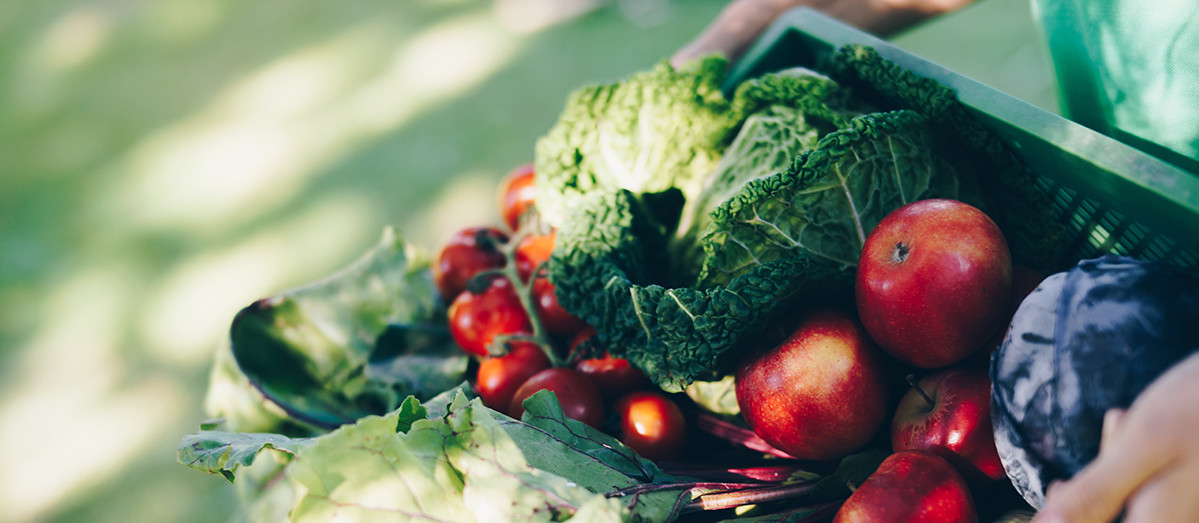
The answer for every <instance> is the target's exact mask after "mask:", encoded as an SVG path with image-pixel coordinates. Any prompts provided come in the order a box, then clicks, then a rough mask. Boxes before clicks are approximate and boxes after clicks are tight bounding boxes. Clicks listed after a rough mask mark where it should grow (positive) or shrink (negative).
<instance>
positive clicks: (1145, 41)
mask: <svg viewBox="0 0 1199 523" xmlns="http://www.w3.org/2000/svg"><path fill="white" fill-rule="evenodd" d="M1033 7H1034V10H1035V13H1036V16H1037V18H1038V20H1039V22H1040V24H1041V25H1042V29H1043V31H1044V34H1045V36H1046V41H1047V43H1048V46H1049V53H1050V56H1051V58H1052V60H1053V65H1054V68H1055V69H1056V76H1057V80H1058V85H1059V90H1058V93H1059V97H1060V101H1061V107H1062V112H1063V114H1064V115H1065V116H1066V117H1068V118H1070V119H1072V120H1074V121H1076V122H1078V123H1081V124H1083V125H1086V126H1087V127H1090V128H1092V129H1095V130H1097V131H1100V132H1102V133H1105V134H1108V135H1110V136H1112V137H1114V138H1116V139H1119V140H1121V141H1124V142H1126V143H1129V144H1130V145H1133V146H1135V147H1138V148H1141V149H1143V150H1145V151H1146V152H1149V153H1151V154H1154V155H1156V156H1158V157H1160V158H1162V159H1163V160H1166V161H1169V162H1172V163H1175V164H1177V165H1178V166H1180V167H1183V168H1186V169H1189V170H1191V171H1194V172H1199V0H1151V1H1150V0H1034V1H1033Z"/></svg>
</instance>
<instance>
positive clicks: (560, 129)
mask: <svg viewBox="0 0 1199 523" xmlns="http://www.w3.org/2000/svg"><path fill="white" fill-rule="evenodd" d="M726 66H727V62H726V60H724V59H723V58H720V57H715V56H713V57H708V58H704V59H701V60H697V61H694V62H691V63H689V64H687V65H685V66H683V67H682V68H680V69H678V70H676V69H674V68H673V67H671V66H670V65H669V64H667V63H665V62H663V63H661V64H658V65H657V66H656V67H654V68H653V69H651V70H649V71H645V72H641V73H637V74H634V75H632V76H630V77H629V78H628V79H627V80H625V81H623V82H619V83H615V84H609V85H601V86H592V87H585V88H582V89H579V90H576V91H575V92H573V93H572V94H571V95H570V97H569V99H568V100H567V103H566V107H565V109H564V110H563V111H562V114H561V116H559V119H558V122H557V123H556V124H555V125H554V127H553V128H552V129H550V131H549V132H548V133H546V135H545V136H543V137H542V138H541V139H540V140H538V142H537V145H536V172H537V177H536V183H537V194H538V198H537V209H538V211H539V213H540V214H541V217H542V219H543V220H545V221H546V222H547V223H549V224H550V225H552V226H560V225H562V223H563V221H564V220H565V217H566V214H567V209H568V208H569V207H571V206H572V205H573V204H572V202H573V201H574V200H575V199H576V198H578V197H579V196H580V195H582V194H584V193H586V192H589V191H596V190H599V191H612V190H616V189H626V190H629V191H630V192H632V193H633V194H635V195H637V196H638V197H639V198H642V197H650V198H653V197H654V196H657V197H658V198H657V199H656V200H655V205H654V207H669V206H671V205H675V204H674V203H665V202H678V201H682V202H691V203H690V204H689V205H691V206H692V208H693V209H692V210H689V211H687V213H686V214H688V215H690V216H693V217H695V218H698V219H699V220H701V221H702V220H703V216H704V215H705V214H706V213H707V211H709V210H711V209H710V208H709V207H713V206H715V205H716V204H719V203H720V201H722V200H721V198H722V197H723V196H725V195H726V193H728V192H729V191H730V189H729V187H730V186H732V187H733V189H732V190H735V188H736V186H737V185H739V184H740V183H743V182H744V180H745V179H747V178H749V177H752V176H754V175H756V174H758V173H755V172H753V171H752V170H747V169H743V168H738V167H737V166H732V165H730V164H728V163H727V162H726V163H724V164H721V159H722V158H723V157H724V154H725V149H726V148H728V147H729V146H730V143H731V142H733V141H734V137H735V136H739V135H743V136H745V138H743V141H744V142H746V143H745V144H744V145H742V146H741V147H740V148H739V149H738V151H737V154H738V155H752V157H751V158H747V159H746V160H745V161H743V162H740V163H741V164H742V165H748V164H749V163H752V162H756V161H758V160H762V159H766V158H768V157H770V156H779V155H781V156H787V155H788V154H789V152H788V151H790V150H791V149H793V148H795V147H797V145H796V144H794V143H792V138H793V137H795V138H798V139H800V140H801V141H802V143H801V144H799V146H802V144H803V143H809V144H811V143H815V140H814V137H818V136H819V135H820V134H822V133H824V132H828V131H831V130H833V129H836V128H838V127H840V126H841V125H843V124H844V121H845V120H846V119H847V116H846V114H845V113H846V112H847V111H848V110H847V109H845V107H846V106H848V105H849V103H850V98H849V96H848V94H847V93H845V92H843V91H842V90H840V89H839V88H838V86H837V84H836V82H833V81H832V80H831V79H829V78H828V77H826V76H823V75H819V74H816V73H813V72H811V71H808V70H804V69H799V68H796V69H793V70H787V71H781V72H778V73H772V74H768V75H765V76H763V77H761V78H757V79H753V80H750V81H748V82H745V83H743V84H741V85H740V86H738V88H737V90H736V92H735V93H734V95H733V96H732V98H731V99H729V98H726V97H725V96H724V94H723V92H722V91H721V84H722V82H723V79H724V74H725V69H726ZM775 108H786V110H783V111H782V113H778V114H774V115H766V116H764V117H763V118H762V119H760V120H766V122H765V123H763V122H762V121H759V122H757V123H755V124H754V127H755V129H754V130H752V131H751V132H749V133H745V132H740V134H739V131H740V130H741V128H742V127H743V125H745V124H747V119H748V118H750V117H752V116H754V115H755V114H758V113H765V112H770V111H771V110H773V109H775ZM780 118H781V119H784V120H786V122H785V123H784V124H781V125H773V126H772V125H771V124H770V123H769V120H771V119H780ZM784 128H785V129H784ZM809 131H810V132H809ZM809 134H811V135H812V136H807V135H809ZM779 140H782V141H781V142H780V141H779ZM757 146H764V147H768V148H770V149H774V148H776V147H781V148H784V150H783V151H780V152H777V153H776V152H771V151H755V150H754V149H755V148H756V147H757ZM785 160H786V161H790V158H786V159H785ZM776 163H777V162H776ZM780 165H785V163H783V164H780ZM673 193H677V194H678V196H679V197H680V198H671V197H670V196H669V195H670V194H673ZM702 193H708V194H710V196H706V197H703V198H701V197H700V195H701V194H702ZM701 200H702V201H708V202H709V203H708V204H707V205H698V206H697V205H696V203H697V202H700V201H701ZM676 207H677V206H676ZM678 213H679V209H678V208H670V209H668V210H665V211H661V210H659V209H655V215H656V216H658V217H659V218H665V219H662V220H661V221H662V226H663V227H665V228H666V229H668V230H669V229H672V228H673V227H674V225H675V222H677V221H678V219H679V216H678ZM700 230H702V228H701V229H700ZM691 236H692V237H694V234H692V235H691Z"/></svg>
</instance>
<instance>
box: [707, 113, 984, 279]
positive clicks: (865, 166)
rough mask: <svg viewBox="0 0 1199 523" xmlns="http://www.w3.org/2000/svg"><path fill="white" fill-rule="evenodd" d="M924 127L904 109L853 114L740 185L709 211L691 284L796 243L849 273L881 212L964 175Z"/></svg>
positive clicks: (786, 252)
mask: <svg viewBox="0 0 1199 523" xmlns="http://www.w3.org/2000/svg"><path fill="white" fill-rule="evenodd" d="M929 135H930V133H929V130H928V127H927V125H926V124H925V118H924V117H922V116H921V115H919V114H918V113H915V112H912V111H897V112H888V113H873V114H869V115H865V116H861V117H858V118H856V119H854V120H853V121H852V122H850V124H849V126H848V127H846V128H844V129H841V130H839V131H837V132H835V133H832V134H830V135H828V136H826V137H825V138H824V139H822V140H821V141H820V143H819V144H818V146H817V148H816V149H815V150H814V151H812V152H810V153H808V154H804V155H802V156H800V157H799V158H797V159H796V161H795V163H794V165H792V166H791V168H790V169H788V170H787V171H785V172H782V173H779V174H778V175H777V176H773V177H768V178H763V179H759V180H755V181H753V182H751V183H749V184H747V185H746V186H745V187H744V189H743V190H742V191H741V192H740V193H738V194H737V195H735V196H734V197H733V198H731V199H729V200H728V201H726V202H724V203H723V204H722V205H721V206H720V207H719V208H718V209H716V211H715V212H714V213H713V219H712V225H711V226H710V227H709V228H708V229H707V230H706V231H705V233H704V236H703V238H702V241H703V246H704V253H705V254H706V255H707V256H706V257H705V259H704V264H703V269H702V271H701V273H700V282H699V286H700V287H710V286H713V285H726V284H728V283H729V282H730V281H732V280H733V279H734V278H736V277H737V276H740V275H742V274H745V273H747V272H748V271H749V270H751V269H753V268H755V267H759V266H761V265H764V264H767V263H770V262H772V261H775V260H780V259H785V258H788V257H793V256H795V255H797V254H798V253H801V252H805V253H808V254H809V255H810V256H812V257H813V258H815V259H817V260H819V261H820V262H821V263H823V264H826V265H829V266H830V267H831V268H834V269H836V270H838V271H841V272H843V273H845V274H846V275H848V274H849V273H850V272H852V271H853V269H854V268H856V267H857V261H858V255H859V253H860V252H861V250H862V245H863V244H864V243H865V242H866V235H867V234H868V233H869V231H871V230H872V229H874V226H875V225H877V224H878V222H879V221H881V220H882V219H883V217H885V216H886V215H887V213H889V212H891V211H892V210H894V209H897V208H899V207H900V206H902V205H904V204H907V203H910V202H913V201H916V200H921V199H925V198H931V197H945V198H954V197H959V191H958V184H959V180H966V181H967V182H968V181H969V174H968V173H959V172H958V170H957V169H956V168H955V167H954V166H953V165H951V164H949V163H948V162H946V161H945V160H944V159H943V158H942V157H941V156H940V155H938V154H937V153H936V152H935V149H934V147H933V145H934V144H933V141H932V139H931V138H930V136H929Z"/></svg>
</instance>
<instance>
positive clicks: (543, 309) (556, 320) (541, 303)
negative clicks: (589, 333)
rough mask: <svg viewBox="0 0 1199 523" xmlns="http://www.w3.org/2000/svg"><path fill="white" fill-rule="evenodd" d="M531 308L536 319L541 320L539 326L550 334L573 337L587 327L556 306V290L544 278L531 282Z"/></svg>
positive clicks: (559, 306) (581, 321)
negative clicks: (535, 312)
mask: <svg viewBox="0 0 1199 523" xmlns="http://www.w3.org/2000/svg"><path fill="white" fill-rule="evenodd" d="M533 308H534V309H535V310H536V311H537V317H539V318H541V325H542V326H544V327H545V330H547V331H549V332H550V334H556V335H558V336H573V335H574V334H575V333H576V332H579V330H581V329H583V328H584V327H586V326H587V324H586V323H583V320H580V319H579V318H577V317H575V315H573V314H571V313H569V312H566V309H563V308H562V306H561V305H558V294H557V288H555V287H554V284H552V283H550V281H549V280H547V279H545V278H537V279H535V280H533Z"/></svg>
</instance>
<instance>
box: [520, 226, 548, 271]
mask: <svg viewBox="0 0 1199 523" xmlns="http://www.w3.org/2000/svg"><path fill="white" fill-rule="evenodd" d="M556 238H557V232H556V231H551V232H550V233H549V234H528V235H526V236H525V237H524V238H521V239H520V243H518V244H516V273H517V274H519V275H520V280H521V281H529V276H530V275H532V274H533V271H536V270H537V268H538V267H541V264H543V263H545V262H548V261H549V260H550V254H553V252H554V240H555V239H556Z"/></svg>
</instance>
